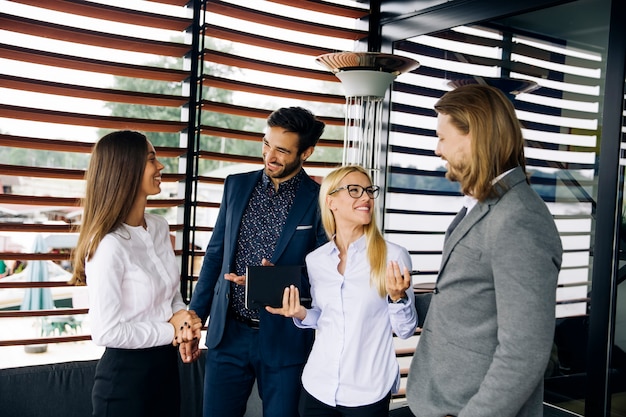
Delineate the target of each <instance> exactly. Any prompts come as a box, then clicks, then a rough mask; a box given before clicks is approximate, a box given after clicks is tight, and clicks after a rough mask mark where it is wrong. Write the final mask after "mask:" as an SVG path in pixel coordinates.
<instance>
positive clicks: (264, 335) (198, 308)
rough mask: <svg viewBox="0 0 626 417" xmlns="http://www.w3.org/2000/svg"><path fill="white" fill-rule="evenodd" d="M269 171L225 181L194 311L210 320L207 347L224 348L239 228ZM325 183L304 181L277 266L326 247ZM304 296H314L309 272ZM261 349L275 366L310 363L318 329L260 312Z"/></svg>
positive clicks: (298, 262) (193, 300)
mask: <svg viewBox="0 0 626 417" xmlns="http://www.w3.org/2000/svg"><path fill="white" fill-rule="evenodd" d="M262 173H263V171H262V170H260V171H253V172H247V173H243V174H235V175H230V176H228V177H227V178H226V180H225V182H224V195H223V197H222V203H221V206H220V211H219V214H218V217H217V220H216V222H215V228H214V229H213V234H212V236H211V240H210V241H209V244H208V246H207V249H206V253H205V256H204V261H203V264H202V269H201V270H200V275H199V278H198V282H197V284H196V287H195V289H194V292H193V295H192V298H191V304H190V305H189V308H190V309H191V310H194V311H195V312H196V313H197V314H198V316H199V317H200V318H201V319H202V322H203V323H204V322H205V321H206V319H207V317H209V323H208V330H207V336H206V346H207V347H208V348H209V349H212V348H215V347H216V346H219V344H220V342H221V340H222V335H223V334H224V326H225V323H226V316H227V314H228V304H229V298H230V281H227V280H226V279H224V275H225V274H227V273H230V272H234V271H235V252H236V249H237V239H238V237H239V227H240V225H241V219H242V217H243V213H244V211H245V209H246V207H247V205H248V201H249V200H250V196H251V194H252V190H253V189H254V186H255V185H256V183H257V182H258V181H259V180H260V177H261V175H262ZM319 189H320V187H319V184H317V183H316V182H315V181H313V180H312V179H311V178H310V177H309V176H308V175H307V176H305V177H304V179H303V181H302V183H301V184H300V187H299V189H298V191H297V193H296V198H295V200H294V202H293V205H292V207H291V211H290V212H289V214H288V216H287V220H286V222H285V226H284V229H283V232H282V233H281V235H280V237H279V239H278V242H277V243H276V249H275V251H274V256H273V257H272V259H270V262H272V263H273V264H275V265H305V262H304V258H305V256H306V255H307V254H308V253H309V252H311V251H312V250H314V249H315V248H317V247H318V246H320V245H322V244H324V243H326V241H327V238H326V234H325V232H324V228H323V226H322V222H321V218H320V211H319V205H318V201H317V199H318V195H319ZM301 288H302V291H301V297H307V298H310V297H311V294H310V284H309V278H308V276H307V274H306V271H305V269H304V268H303V275H302V286H301ZM260 318H261V322H260V326H259V330H258V331H259V345H260V346H259V351H260V354H261V358H262V359H263V361H264V362H265V363H266V364H267V365H269V366H289V365H294V364H300V363H304V362H306V359H307V357H308V354H309V352H310V350H311V346H312V344H313V336H314V334H313V331H312V330H303V329H299V328H297V327H296V326H295V325H294V324H293V320H292V319H291V318H286V317H283V316H279V315H273V314H270V313H268V312H266V311H265V310H264V309H261V310H260Z"/></svg>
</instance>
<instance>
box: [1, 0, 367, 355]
mask: <svg viewBox="0 0 626 417" xmlns="http://www.w3.org/2000/svg"><path fill="white" fill-rule="evenodd" d="M368 13H369V10H368V8H367V5H366V4H363V3H360V2H357V1H352V0H347V1H337V2H333V1H325V2H297V5H295V6H293V5H292V2H289V1H278V0H277V1H263V2H259V1H218V0H208V1H187V0H168V1H139V0H131V1H123V0H101V1H94V2H33V1H20V0H16V1H3V2H0V183H1V184H2V189H1V190H2V191H1V192H0V259H1V260H2V261H3V263H2V264H0V266H1V265H4V268H3V269H0V328H2V329H3V331H2V335H1V336H0V366H1V367H12V366H20V365H26V364H34V363H38V362H47V361H62V360H78V359H84V358H88V357H97V356H98V355H99V354H100V352H101V350H99V349H95V350H94V349H91V348H92V347H93V346H92V344H91V343H90V342H88V340H89V338H90V336H89V323H88V316H87V315H86V312H87V309H88V303H87V302H86V293H85V288H75V287H70V286H68V285H66V283H65V282H66V281H67V279H68V278H69V273H70V272H69V269H70V268H71V265H70V263H69V259H70V257H69V256H70V255H69V254H70V251H71V249H72V247H73V246H74V244H75V242H76V233H75V230H74V229H73V226H75V225H76V224H79V223H80V216H81V210H80V198H81V196H82V193H83V188H84V184H83V181H82V179H83V175H84V170H85V169H86V167H87V164H88V161H89V153H90V151H91V147H92V145H93V143H94V142H95V141H96V140H97V139H98V138H99V137H101V136H102V135H104V134H105V133H107V132H109V131H111V130H117V129H134V130H139V131H143V132H144V133H146V135H147V136H148V138H149V139H150V140H151V142H152V143H153V144H154V145H155V147H156V149H157V154H158V157H159V158H160V160H161V161H162V162H163V163H164V164H165V165H166V168H165V170H164V175H163V181H164V183H163V185H162V193H161V194H160V195H158V196H155V198H153V199H151V200H150V202H149V210H151V211H154V212H156V213H158V214H161V215H163V216H165V217H166V218H167V220H168V221H169V223H170V230H171V232H172V237H173V242H174V245H175V251H176V254H177V256H178V260H179V262H180V266H181V278H182V280H181V288H182V290H183V293H184V297H185V298H186V299H189V297H190V295H191V290H192V287H193V281H194V280H195V277H197V274H198V272H199V264H200V262H201V260H202V255H203V249H204V247H205V246H206V243H207V242H208V239H209V238H210V235H211V231H212V226H213V224H214V221H215V216H216V213H217V210H218V209H219V202H220V197H221V187H222V184H223V179H224V177H225V176H226V175H228V174H229V173H233V172H242V171H248V170H252V169H259V168H261V159H260V151H261V138H262V134H263V132H262V131H263V128H264V126H265V118H266V117H267V116H268V115H269V113H270V112H271V111H273V110H275V109H276V108H279V107H282V106H303V107H307V108H309V109H310V110H312V111H313V112H314V113H315V114H317V115H318V116H320V117H321V118H322V119H323V120H324V121H325V122H326V123H327V126H328V127H327V130H326V133H325V135H324V137H323V139H322V141H321V142H320V144H319V146H318V147H317V149H316V152H315V155H314V157H313V158H311V162H308V163H307V165H306V166H305V169H306V170H307V171H308V172H309V173H310V174H312V175H315V176H323V175H325V173H326V172H327V171H328V170H329V169H330V168H332V167H334V166H336V165H337V164H338V163H339V161H341V146H342V134H343V123H344V102H345V99H344V97H343V94H342V92H341V87H340V84H339V82H338V80H337V79H336V78H335V77H334V75H333V74H331V73H330V72H328V71H327V70H325V69H324V68H322V67H320V66H319V65H317V64H316V62H315V57H316V56H317V55H320V54H324V53H328V52H333V51H335V50H337V49H339V50H353V49H354V48H355V47H356V45H357V41H359V40H361V39H363V38H366V37H367V24H366V22H365V21H364V20H362V19H364V18H366V17H367V15H368ZM36 244H37V245H36ZM35 265H39V266H41V268H38V269H39V270H41V271H44V272H43V273H41V274H38V275H37V277H33V278H31V277H30V276H29V274H30V272H32V271H33V270H34V269H35V268H34V267H35ZM21 268H24V269H23V270H22V269H21ZM3 270H4V271H5V272H2V271H3ZM9 273H10V275H9ZM2 274H5V275H7V276H2ZM46 274H47V277H46V276H45V275H46ZM40 281H41V282H40ZM25 349H26V350H28V351H38V350H39V351H40V350H45V349H48V353H56V352H58V351H59V350H62V351H64V352H68V354H66V355H65V356H61V357H59V356H52V355H48V354H46V355H30V354H27V353H26V354H25V352H24V350H25ZM85 355H87V356H85ZM64 358H65V359H64Z"/></svg>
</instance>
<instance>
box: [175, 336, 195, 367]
mask: <svg viewBox="0 0 626 417" xmlns="http://www.w3.org/2000/svg"><path fill="white" fill-rule="evenodd" d="M178 352H179V353H180V358H181V359H182V361H183V362H184V363H191V362H194V361H196V360H198V358H199V357H200V348H199V340H192V341H190V342H185V343H181V344H180V346H178Z"/></svg>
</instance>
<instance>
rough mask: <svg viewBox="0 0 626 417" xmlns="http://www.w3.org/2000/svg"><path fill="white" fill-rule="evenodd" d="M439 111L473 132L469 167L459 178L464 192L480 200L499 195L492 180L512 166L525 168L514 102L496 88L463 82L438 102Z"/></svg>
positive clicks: (520, 130)
mask: <svg viewBox="0 0 626 417" xmlns="http://www.w3.org/2000/svg"><path fill="white" fill-rule="evenodd" d="M435 110H436V111H437V113H442V114H446V115H448V116H450V121H451V122H452V124H453V125H454V126H455V127H456V128H457V129H458V130H459V131H460V132H461V133H463V134H468V133H471V135H472V143H471V147H472V156H471V160H470V164H469V166H467V167H466V169H465V172H464V174H463V175H462V176H461V178H459V180H460V183H461V189H462V191H463V194H467V195H472V196H473V197H474V198H476V199H477V200H479V201H483V200H484V199H485V198H487V197H493V196H495V195H497V193H498V190H497V188H496V187H494V184H493V180H494V179H495V178H496V177H497V176H498V175H500V174H502V173H504V172H506V171H508V170H509V169H511V168H515V167H516V166H520V167H521V168H522V170H524V172H525V171H526V161H525V158H524V138H523V137H522V129H521V126H520V123H519V120H518V119H517V116H516V115H515V108H514V107H513V104H512V103H511V101H510V100H509V99H508V98H507V97H506V96H505V95H504V93H503V92H502V91H500V90H499V89H497V88H494V87H489V86H485V85H477V84H470V85H464V86H461V87H458V88H455V89H454V90H451V91H448V92H447V93H446V94H444V95H443V96H442V97H441V98H440V99H439V101H437V103H435Z"/></svg>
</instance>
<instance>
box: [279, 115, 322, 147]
mask: <svg viewBox="0 0 626 417" xmlns="http://www.w3.org/2000/svg"><path fill="white" fill-rule="evenodd" d="M267 125H268V126H269V127H282V128H283V129H285V130H286V131H288V132H294V133H297V134H298V138H299V141H298V153H302V152H304V151H305V150H306V149H308V148H310V147H311V146H315V145H316V144H317V141H318V140H319V138H320V137H321V136H322V133H324V128H325V127H326V125H325V124H324V122H322V121H321V120H319V119H318V118H317V117H315V115H314V114H313V113H311V112H310V111H309V110H307V109H304V108H302V107H283V108H280V109H278V110H275V111H274V112H272V114H270V115H269V117H268V118H267Z"/></svg>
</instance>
